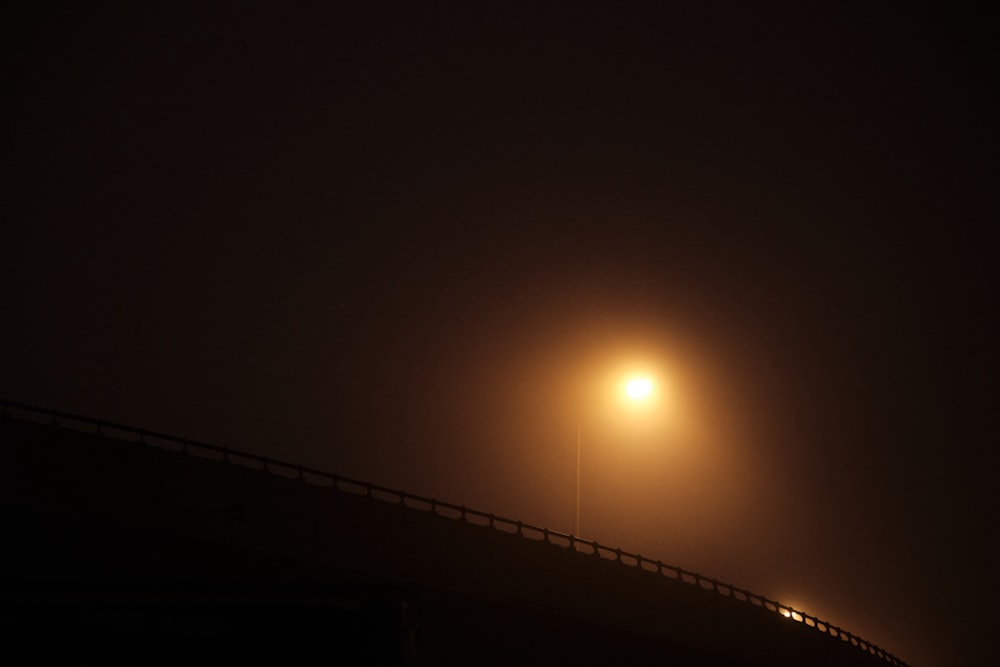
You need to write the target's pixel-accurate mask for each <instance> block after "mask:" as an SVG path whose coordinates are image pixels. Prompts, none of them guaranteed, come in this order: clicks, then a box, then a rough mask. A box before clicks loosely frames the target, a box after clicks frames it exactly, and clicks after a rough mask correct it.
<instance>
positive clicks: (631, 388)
mask: <svg viewBox="0 0 1000 667" xmlns="http://www.w3.org/2000/svg"><path fill="white" fill-rule="evenodd" d="M625 393H626V394H627V395H628V397H629V398H631V399H632V400H633V401H642V400H645V399H647V398H649V396H650V394H652V393H653V381H652V380H650V379H649V378H633V379H631V380H629V381H628V382H627V383H626V384H625Z"/></svg>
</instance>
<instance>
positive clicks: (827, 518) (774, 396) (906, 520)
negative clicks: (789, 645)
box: [0, 2, 1000, 666]
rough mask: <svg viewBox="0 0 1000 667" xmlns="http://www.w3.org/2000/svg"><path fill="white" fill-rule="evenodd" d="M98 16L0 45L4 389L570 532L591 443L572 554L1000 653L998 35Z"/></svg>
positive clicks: (952, 656) (860, 14)
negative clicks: (632, 379) (999, 531)
mask: <svg viewBox="0 0 1000 667" xmlns="http://www.w3.org/2000/svg"><path fill="white" fill-rule="evenodd" d="M31 4H34V5H37V4H38V3H31ZM94 4H95V3H64V5H60V4H58V3H56V4H48V5H45V6H44V7H41V6H36V7H33V8H32V9H30V10H29V9H25V8H21V9H20V10H15V11H13V12H11V13H10V14H9V15H8V16H7V18H6V19H5V24H6V25H5V27H4V32H5V35H4V45H5V46H4V48H5V63H6V67H5V69H6V72H5V79H6V80H5V83H4V89H5V102H4V108H5V109H4V118H5V129H6V132H5V137H4V154H5V156H6V159H5V162H6V165H7V172H8V174H7V176H6V177H5V179H4V195H3V200H4V216H3V228H2V233H0V271H2V274H0V276H2V281H0V303H2V304H3V311H2V312H3V327H2V329H0V331H2V333H0V394H3V395H5V396H6V398H8V399H11V400H16V401H22V402H28V403H33V404H38V405H42V406H45V407H54V408H57V409H62V410H67V411H72V412H78V413H82V414H87V415H91V416H94V417H102V418H105V419H110V420H115V421H120V422H125V423H130V424H134V425H137V426H144V427H146V428H150V429H157V430H162V431H166V432H170V433H175V434H178V435H186V436H189V437H192V438H199V439H203V440H207V441H210V442H215V443H219V444H226V445H230V446H232V447H238V448H243V449H249V450H252V451H256V452H260V453H266V454H269V455H271V456H276V457H284V458H286V459H290V460H293V461H297V462H303V463H307V464H311V465H314V466H318V467H322V468H325V469H329V470H333V471H337V472H340V473H342V474H346V475H351V476H356V477H360V478H365V479H371V480H373V481H376V482H379V483H383V484H386V485H388V486H393V487H402V488H405V489H406V490H409V491H413V492H416V493H421V494H426V495H430V496H437V497H438V498H441V499H445V500H451V501H454V502H459V503H465V504H467V505H469V506H475V507H480V508H482V509H484V510H487V511H494V512H496V513H499V514H505V515H509V516H513V517H516V518H522V519H524V520H526V521H530V522H533V523H538V524H542V525H547V526H549V527H551V528H553V529H556V530H565V531H569V530H570V529H571V528H572V521H573V511H574V505H573V503H574V484H575V468H574V465H575V453H576V452H575V446H576V428H577V422H578V421H579V422H580V425H581V432H582V434H583V457H582V473H581V474H582V501H581V502H582V509H581V512H582V533H583V534H584V536H585V537H592V538H597V539H599V540H601V541H602V542H605V543H609V544H612V545H620V546H622V547H623V548H626V549H629V550H635V551H639V552H640V553H642V554H643V555H647V556H650V557H654V558H662V559H663V560H664V561H666V562H670V563H673V564H677V565H680V566H683V567H685V568H689V569H694V570H699V571H701V572H703V573H705V574H708V575H710V576H715V577H718V578H720V579H724V580H729V581H733V582H734V583H736V584H738V585H741V586H745V587H748V588H750V589H752V590H754V591H757V592H760V593H762V594H765V595H768V596H770V597H775V598H778V599H779V600H782V601H785V602H788V603H789V604H792V605H795V606H797V607H799V608H802V609H804V610H805V611H808V612H811V613H815V614H817V615H819V616H821V617H824V618H827V619H828V620H830V621H832V622H834V623H837V624H841V625H843V626H844V627H846V628H847V629H849V630H851V631H853V632H855V633H857V634H860V635H861V636H863V637H866V638H868V639H870V640H871V641H873V642H875V643H876V644H878V645H880V646H882V647H884V648H886V649H887V650H889V651H891V652H893V653H895V654H896V655H898V656H899V657H901V658H903V659H904V660H907V661H909V662H910V663H911V664H913V665H915V666H920V665H923V666H937V665H973V664H987V663H989V662H991V661H994V660H995V659H996V657H997V653H996V649H995V648H994V646H991V642H992V640H993V631H994V629H995V627H996V626H997V624H998V623H1000V619H998V618H997V612H996V611H995V609H996V600H997V598H998V595H1000V590H998V585H997V577H996V574H995V572H994V569H993V568H994V563H995V562H996V560H997V557H998V556H1000V554H998V552H997V549H996V547H994V546H992V540H990V537H992V536H991V535H990V532H991V530H990V529H993V528H995V518H994V516H995V510H996V507H997V506H1000V503H998V499H997V492H996V490H995V487H996V484H995V475H996V472H995V471H996V469H997V463H998V458H1000V457H998V455H997V453H996V446H997V442H998V438H997V433H996V426H995V414H996V405H997V404H996V389H995V384H994V378H995V377H996V371H997V370H998V363H997V361H998V360H997V353H996V347H995V343H994V341H995V340H996V339H997V336H998V332H997V327H996V325H995V324H994V322H993V320H994V317H992V316H991V314H992V313H993V311H995V309H996V280H995V268H994V262H995V256H996V250H995V246H993V245H992V243H991V242H990V239H989V234H988V232H989V231H990V230H989V228H990V226H992V224H993V223H994V221H995V220H996V210H995V204H994V201H993V200H994V186H995V182H996V181H995V173H996V164H995V163H996V158H997V137H996V124H995V119H996V117H997V111H998V110H997V107H996V104H995V101H994V98H993V96H994V94H995V76H996V75H995V71H994V70H992V69H991V68H989V67H988V66H987V64H986V63H987V62H989V61H990V58H989V56H990V55H991V53H990V52H991V51H993V50H994V48H993V44H994V43H996V40H997V34H996V33H997V31H996V26H995V24H994V23H992V22H991V21H990V20H988V17H987V16H985V15H984V16H978V15H971V14H962V13H961V12H960V11H959V10H949V11H948V12H944V10H941V9H936V10H934V11H931V10H926V11H925V10H919V9H915V8H913V7H910V6H909V3H907V4H905V5H904V4H902V3H901V4H900V5H899V6H898V7H896V8H893V7H889V6H885V5H884V3H870V4H872V5H878V6H877V7H875V6H873V7H869V8H866V9H858V10H852V11H847V10H845V9H843V8H840V7H839V6H838V5H835V4H831V5H830V6H827V7H818V6H810V7H809V8H808V9H805V8H802V7H799V6H798V4H799V3H794V4H795V5H796V6H795V7H792V8H789V7H783V8H780V9H779V8H773V7H772V8H770V9H767V10H762V9H761V8H760V7H755V6H754V7H751V6H750V3H740V4H741V5H745V6H741V7H739V8H733V7H722V6H708V5H705V4H703V3H692V4H691V5H690V6H686V5H681V4H676V5H675V4H673V3H660V4H662V5H664V6H659V7H658V8H656V9H652V8H650V7H649V6H643V5H627V6H623V5H622V3H610V2H609V3H603V4H596V5H594V4H585V3H562V4H548V3H535V2H532V3H455V4H454V5H445V4H440V3H409V4H407V5H405V6H399V5H391V4H385V3H361V4H363V5H373V6H371V7H364V8H359V7H339V8H330V7H327V8H325V9H323V10H322V11H316V10H311V11H301V10H293V9H288V8H287V7H283V8H280V9H279V8H278V7H277V6H270V7H267V8H261V6H254V7H253V8H251V7H249V6H245V4H246V3H235V2H233V3H213V4H211V6H210V7H205V6H200V5H201V4H202V3H198V5H199V6H198V8H197V9H192V8H189V7H185V8H181V7H179V6H178V4H177V3H168V4H165V5H164V6H161V7H158V8H156V7H153V6H152V5H151V3H124V2H123V3H96V6H94ZM471 5H474V8H472V7H471ZM632 367H644V368H649V369H652V371H653V372H654V373H655V374H656V376H657V377H658V378H659V379H660V381H661V382H662V386H664V387H665V388H667V389H668V390H669V391H665V392H664V395H663V396H661V399H662V400H661V401H660V403H659V408H658V409H657V411H656V417H657V418H656V419H653V418H652V416H651V415H628V414H625V413H624V412H623V411H622V410H621V409H620V407H621V406H617V405H615V404H614V403H613V401H612V400H611V398H610V394H609V393H608V392H607V391H606V390H607V386H606V383H605V381H606V380H607V379H608V378H617V377H618V375H617V374H618V373H620V371H622V370H623V369H626V368H632ZM633 417H634V418H633Z"/></svg>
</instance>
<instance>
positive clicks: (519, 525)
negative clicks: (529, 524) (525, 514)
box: [517, 520, 524, 536]
mask: <svg viewBox="0 0 1000 667" xmlns="http://www.w3.org/2000/svg"><path fill="white" fill-rule="evenodd" d="M517 534H518V535H521V536H523V535H524V522H522V521H520V520H518V522H517Z"/></svg>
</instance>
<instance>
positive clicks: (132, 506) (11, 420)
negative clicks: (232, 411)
mask: <svg viewBox="0 0 1000 667" xmlns="http://www.w3.org/2000/svg"><path fill="white" fill-rule="evenodd" d="M2 410H3V413H2V416H0V443H2V450H0V452H2V456H3V459H4V461H5V463H4V465H3V466H2V467H0V470H2V471H3V472H2V477H0V487H2V498H3V504H2V506H3V512H4V521H5V528H6V537H5V543H6V546H5V547H4V549H5V550H6V554H5V557H6V560H7V561H8V565H6V566H5V567H4V570H3V572H4V574H3V580H4V586H3V593H0V595H2V598H3V602H4V604H3V608H4V612H3V626H4V628H5V631H6V632H7V633H9V635H10V638H11V639H10V640H9V641H14V642H26V643H31V644H32V645H34V646H40V647H43V649H42V650H43V652H44V651H49V652H54V653H55V654H59V655H63V656H79V655H88V656H89V655H98V656H102V657H104V658H106V659H109V660H110V661H112V662H114V661H116V660H120V661H122V662H126V661H132V659H133V658H136V656H137V655H146V656H147V657H149V655H150V652H152V655H154V656H155V657H158V658H164V659H166V658H168V657H169V658H171V659H179V658H186V657H189V656H190V651H191V650H192V647H193V646H197V647H198V649H199V651H201V653H199V654H198V655H199V656H202V657H205V656H211V657H215V658H220V659H221V658H227V657H240V658H243V659H246V658H258V657H261V656H262V655H265V654H268V653H269V652H273V653H274V655H279V656H281V657H283V658H288V657H290V656H295V655H301V656H303V657H305V656H312V655H315V653H316V652H317V651H320V652H322V653H323V654H324V655H327V656H330V657H332V658H339V659H343V660H346V661H349V662H352V661H353V662H352V664H354V663H355V662H362V663H367V664H400V665H404V664H413V665H423V664H436V665H438V664H498V665H499V664H553V663H555V664H573V663H577V664H599V663H601V664H604V663H612V664H640V663H642V664H645V663H649V662H659V663H666V664H671V663H674V664H689V665H747V666H750V665H802V664H810V665H879V664H889V665H903V666H905V664H906V663H904V662H903V661H901V660H900V659H898V658H897V657H895V656H894V655H892V654H891V653H889V652H888V651H885V650H884V649H882V648H880V647H878V646H876V645H875V644H872V643H871V642H869V641H867V640H865V639H862V638H860V637H858V636H856V635H854V634H852V633H850V632H848V631H847V630H845V629H843V628H840V627H838V626H835V625H833V624H831V623H829V622H827V621H824V620H822V619H819V618H816V617H815V616H812V615H810V614H808V613H806V612H804V611H802V610H798V609H794V608H792V607H790V606H788V605H786V604H782V603H780V602H778V601H775V600H771V599H769V598H767V597H764V596H762V595H758V594H755V593H752V592H750V591H747V590H745V589H742V588H739V587H737V586H734V585H732V584H729V583H724V582H721V581H718V580H716V579H713V578H711V577H707V576H704V575H702V574H700V573H698V572H694V571H690V570H686V569H683V568H680V567H677V566H674V565H668V564H666V563H663V562H662V561H659V560H652V559H650V558H647V557H645V556H642V555H640V554H636V553H630V552H628V551H624V550H622V549H620V548H617V547H611V546H608V545H604V544H600V543H598V542H596V541H593V540H586V539H582V538H579V537H576V536H574V535H569V534H566V533H562V532H559V531H555V530H550V529H548V528H545V527H541V526H535V525H532V524H529V523H525V522H523V521H519V520H515V519H511V518H507V517H502V516H497V515H495V514H492V513H488V512H483V511H480V510H476V509H472V508H468V507H465V506H463V505H456V504H453V503H449V502H443V501H440V500H437V499H435V498H431V497H425V496H420V495H416V494H412V493H407V492H404V491H401V490H396V489H390V488H386V487H383V486H379V485H375V484H372V483H370V482H364V481H360V480H355V479H350V478H347V477H343V476H340V475H337V474H334V473H329V472H326V471H322V470H317V469H313V468H310V467H305V466H301V465H296V464H294V463H290V462H286V461H281V460H277V459H273V458H269V457H266V456H260V455H256V454H251V453H247V452H240V451H236V450H232V449H229V448H226V447H218V446H215V445H211V444H208V443H202V442H195V441H191V440H188V439H185V438H179V437H175V436H171V435H168V434H164V433H158V432H152V431H147V430H145V429H139V428H134V427H130V426H126V425H122V424H117V423H111V422H106V421H102V420H98V419H92V418H89V417H84V416H80V415H75V414H70V413H64V412H59V411H55V410H47V409H42V408H37V407H33V406H29V405H24V404H20V403H15V402H10V401H3V402H2ZM335 661H336V660H335Z"/></svg>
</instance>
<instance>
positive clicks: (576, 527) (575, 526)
mask: <svg viewBox="0 0 1000 667" xmlns="http://www.w3.org/2000/svg"><path fill="white" fill-rule="evenodd" d="M580 430H581V426H580V420H579V418H578V419H577V421H576V522H575V523H574V524H573V534H574V535H575V536H577V537H580Z"/></svg>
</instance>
